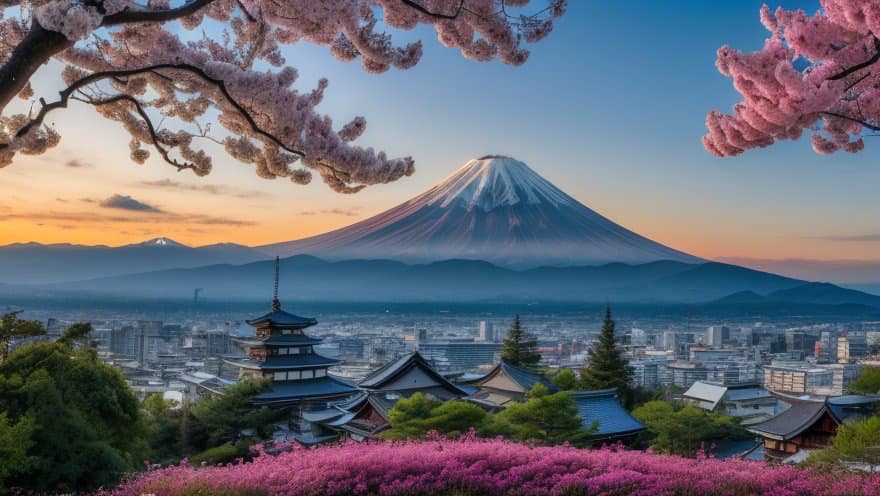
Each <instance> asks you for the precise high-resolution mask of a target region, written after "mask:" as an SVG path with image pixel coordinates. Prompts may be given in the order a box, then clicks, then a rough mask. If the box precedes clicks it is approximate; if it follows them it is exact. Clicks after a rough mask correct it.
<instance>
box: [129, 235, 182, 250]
mask: <svg viewBox="0 0 880 496" xmlns="http://www.w3.org/2000/svg"><path fill="white" fill-rule="evenodd" d="M127 246H178V247H183V248H188V246H186V245H185V244H183V243H178V242H177V241H174V240H173V239H171V238H165V237H162V238H153V239H148V240H146V241H142V242H140V243H134V244H131V245H127Z"/></svg>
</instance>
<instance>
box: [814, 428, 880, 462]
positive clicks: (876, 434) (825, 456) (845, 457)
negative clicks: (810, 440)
mask: <svg viewBox="0 0 880 496" xmlns="http://www.w3.org/2000/svg"><path fill="white" fill-rule="evenodd" d="M847 462H849V463H864V464H866V465H867V466H868V468H869V469H870V471H871V472H873V471H874V469H875V468H876V467H877V466H878V465H880V416H878V415H874V416H871V417H868V418H866V419H864V420H859V421H857V422H849V423H844V424H841V425H840V427H838V428H837V434H835V436H834V439H832V441H831V446H829V447H828V448H825V449H823V450H818V451H814V452H813V453H811V454H810V458H809V459H808V460H807V463H808V464H821V463H834V464H842V463H847Z"/></svg>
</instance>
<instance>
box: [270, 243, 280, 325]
mask: <svg viewBox="0 0 880 496" xmlns="http://www.w3.org/2000/svg"><path fill="white" fill-rule="evenodd" d="M280 264H281V259H280V257H277V256H276V257H275V296H274V297H273V298H272V311H273V312H277V311H279V310H281V302H280V301H279V300H278V267H279V265H280Z"/></svg>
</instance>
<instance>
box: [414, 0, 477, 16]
mask: <svg viewBox="0 0 880 496" xmlns="http://www.w3.org/2000/svg"><path fill="white" fill-rule="evenodd" d="M400 1H401V2H403V4H404V5H406V6H408V7H412V8H414V9H416V10H418V11H419V12H421V13H422V14H425V15H428V16H431V17H437V18H439V19H457V18H458V16H459V15H461V10H462V7H463V6H464V0H459V2H458V8H457V9H455V13H454V14H444V13H442V12H434V11H431V10H428V9H427V8H425V7H424V6H422V5H421V4H419V3H418V2H416V1H414V0H400Z"/></svg>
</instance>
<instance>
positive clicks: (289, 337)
mask: <svg viewBox="0 0 880 496" xmlns="http://www.w3.org/2000/svg"><path fill="white" fill-rule="evenodd" d="M233 341H236V342H238V343H242V344H244V345H247V346H311V345H316V344H321V342H323V341H324V340H323V339H321V338H313V337H311V336H306V335H305V334H273V335H271V336H270V337H268V338H266V339H260V338H255V337H253V336H249V337H246V338H233Z"/></svg>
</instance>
